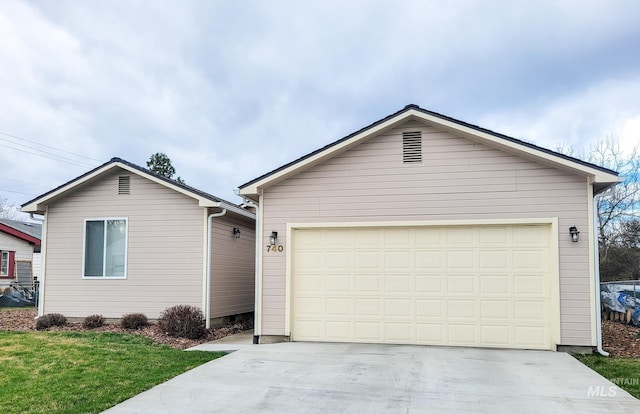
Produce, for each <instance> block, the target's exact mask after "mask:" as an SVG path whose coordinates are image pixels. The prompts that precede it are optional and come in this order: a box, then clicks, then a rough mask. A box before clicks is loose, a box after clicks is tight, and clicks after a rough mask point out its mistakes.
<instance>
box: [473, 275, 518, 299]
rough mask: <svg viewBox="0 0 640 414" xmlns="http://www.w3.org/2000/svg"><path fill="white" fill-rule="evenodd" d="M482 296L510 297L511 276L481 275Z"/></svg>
mask: <svg viewBox="0 0 640 414" xmlns="http://www.w3.org/2000/svg"><path fill="white" fill-rule="evenodd" d="M479 280H480V294H481V295H508V294H509V293H510V292H511V290H512V287H511V277H510V275H494V274H491V275H480V276H479Z"/></svg>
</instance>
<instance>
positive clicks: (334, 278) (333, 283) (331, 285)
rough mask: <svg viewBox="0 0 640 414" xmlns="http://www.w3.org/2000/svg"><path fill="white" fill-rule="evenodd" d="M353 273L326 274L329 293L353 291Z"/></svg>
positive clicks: (349, 292) (348, 292)
mask: <svg viewBox="0 0 640 414" xmlns="http://www.w3.org/2000/svg"><path fill="white" fill-rule="evenodd" d="M351 279H352V277H351V275H350V274H330V275H327V276H326V284H325V285H326V292H327V293H343V294H351V292H352V291H353V289H352V287H351Z"/></svg>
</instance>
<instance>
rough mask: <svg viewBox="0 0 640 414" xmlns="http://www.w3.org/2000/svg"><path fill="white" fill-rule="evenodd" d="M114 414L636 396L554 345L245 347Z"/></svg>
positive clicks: (554, 407) (592, 401) (558, 404)
mask: <svg viewBox="0 0 640 414" xmlns="http://www.w3.org/2000/svg"><path fill="white" fill-rule="evenodd" d="M106 412H107V413H110V414H119V413H218V412H219V413H251V414H255V413H256V412H258V413H336V412H337V413H383V412H384V413H387V412H391V413H423V412H443V413H460V412H465V413H518V414H523V413H544V414H548V413H554V414H556V413H597V414H602V413H608V412H615V413H637V412H640V401H638V400H636V399H635V398H633V397H632V396H630V395H629V394H628V393H626V392H625V391H622V390H621V389H619V388H617V387H615V386H614V385H613V384H612V383H610V382H609V381H607V380H606V379H604V378H603V377H601V376H600V375H598V374H597V373H595V372H594V371H592V370H590V369H589V368H587V367H586V366H584V365H582V364H581V363H580V362H578V361H577V360H575V359H574V358H573V357H571V356H570V355H568V354H565V353H561V352H542V351H517V350H488V349H472V348H438V347H423V346H394V345H362V344H326V343H297V342H293V343H280V344H270V345H250V346H246V347H244V348H242V349H239V350H238V351H237V352H233V353H231V354H229V355H226V356H224V357H222V358H219V359H217V360H214V361H211V362H209V363H207V364H204V365H201V366H200V367H197V368H195V369H193V370H191V371H189V372H186V373H184V374H182V375H180V376H178V377H176V378H174V379H172V380H169V381H167V382H166V383H164V384H161V385H158V386H156V387H154V388H152V389H151V390H149V391H147V392H144V393H142V394H140V395H138V396H136V397H134V398H131V399H130V400H128V401H125V402H123V403H122V404H119V405H117V406H115V407H113V408H112V409H110V410H107V411H106Z"/></svg>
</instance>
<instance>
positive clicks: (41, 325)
mask: <svg viewBox="0 0 640 414" xmlns="http://www.w3.org/2000/svg"><path fill="white" fill-rule="evenodd" d="M65 323H67V318H66V317H65V316H64V315H62V314H61V313H47V314H46V315H42V316H41V317H39V318H38V319H36V329H37V330H38V331H42V330H44V329H47V328H50V327H52V326H62V325H64V324H65Z"/></svg>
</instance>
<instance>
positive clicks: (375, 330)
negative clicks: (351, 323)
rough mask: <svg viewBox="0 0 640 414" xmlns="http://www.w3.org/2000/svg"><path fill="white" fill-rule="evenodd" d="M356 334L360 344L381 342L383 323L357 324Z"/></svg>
mask: <svg viewBox="0 0 640 414" xmlns="http://www.w3.org/2000/svg"><path fill="white" fill-rule="evenodd" d="M355 334H356V335H355V339H356V341H358V342H367V341H371V342H381V341H382V322H356V323H355Z"/></svg>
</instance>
